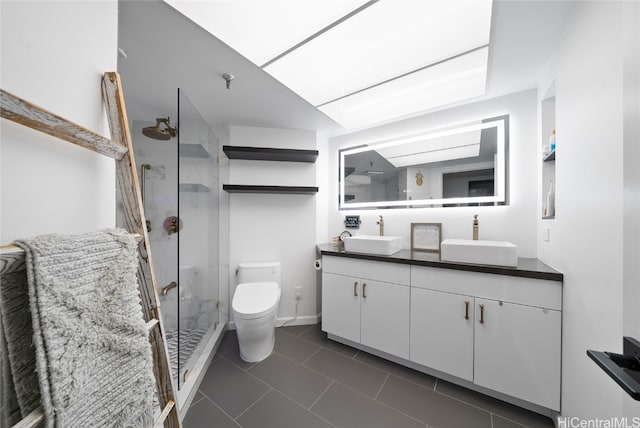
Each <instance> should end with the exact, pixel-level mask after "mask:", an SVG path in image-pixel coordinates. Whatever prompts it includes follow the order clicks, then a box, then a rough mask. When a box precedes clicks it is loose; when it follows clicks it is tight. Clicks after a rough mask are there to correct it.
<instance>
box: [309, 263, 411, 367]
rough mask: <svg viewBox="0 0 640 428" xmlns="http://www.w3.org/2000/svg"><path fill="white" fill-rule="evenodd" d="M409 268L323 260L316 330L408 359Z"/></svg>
mask: <svg viewBox="0 0 640 428" xmlns="http://www.w3.org/2000/svg"><path fill="white" fill-rule="evenodd" d="M409 278H410V267H409V266H406V265H397V264H386V263H378V262H372V261H366V260H352V259H347V258H341V257H328V256H325V257H323V269H322V308H323V310H322V329H323V330H324V331H326V332H327V333H330V334H333V335H336V336H339V337H341V338H344V339H347V340H350V341H352V342H355V343H360V344H362V345H365V346H368V347H371V348H374V349H378V350H380V351H383V352H386V353H388V354H391V355H395V356H398V357H401V358H404V359H408V358H409V300H410V288H409Z"/></svg>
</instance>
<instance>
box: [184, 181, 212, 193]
mask: <svg viewBox="0 0 640 428" xmlns="http://www.w3.org/2000/svg"><path fill="white" fill-rule="evenodd" d="M178 191H180V192H197V193H204V192H208V191H209V188H208V187H207V186H205V185H204V184H200V183H179V184H178Z"/></svg>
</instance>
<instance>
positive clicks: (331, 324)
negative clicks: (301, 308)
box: [322, 273, 362, 343]
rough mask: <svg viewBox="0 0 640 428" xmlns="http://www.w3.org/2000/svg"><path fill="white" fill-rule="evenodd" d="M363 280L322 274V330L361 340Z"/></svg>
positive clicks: (357, 340)
mask: <svg viewBox="0 0 640 428" xmlns="http://www.w3.org/2000/svg"><path fill="white" fill-rule="evenodd" d="M361 293H362V281H361V280H360V279H358V278H352V277H349V276H343V275H335V274H332V273H323V274H322V330H324V331H326V332H327V333H331V334H335V335H336V336H340V337H344V338H345V339H349V340H352V341H354V342H358V343H359V342H360V294H361Z"/></svg>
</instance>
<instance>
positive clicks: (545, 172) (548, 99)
mask: <svg viewBox="0 0 640 428" xmlns="http://www.w3.org/2000/svg"><path fill="white" fill-rule="evenodd" d="M555 92H556V91H555V84H552V85H551V87H550V88H549V91H548V92H547V94H546V96H545V98H544V99H542V102H541V105H540V107H541V108H540V110H541V125H542V128H541V131H542V132H541V136H542V141H541V142H540V148H541V152H542V153H545V152H547V151H549V150H550V149H551V141H550V138H549V137H550V135H551V134H552V132H553V133H555V129H556V95H555ZM560 143H561V144H562V141H560ZM541 172H542V174H541V177H540V178H541V182H540V200H541V205H540V206H541V207H542V216H541V217H542V220H553V219H555V218H556V214H557V207H558V203H557V202H558V201H557V200H556V197H555V196H556V195H557V193H556V149H553V150H551V151H550V152H548V153H547V154H546V155H543V156H542V171H541ZM549 187H551V189H552V191H553V203H552V206H553V208H552V209H551V210H550V211H551V212H549V213H547V194H548V193H549Z"/></svg>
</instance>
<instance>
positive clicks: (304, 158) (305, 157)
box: [222, 146, 318, 163]
mask: <svg viewBox="0 0 640 428" xmlns="http://www.w3.org/2000/svg"><path fill="white" fill-rule="evenodd" d="M222 150H223V151H224V153H225V154H226V155H227V157H228V158H229V159H245V160H266V161H282V162H307V163H314V162H315V161H316V159H317V158H318V151H317V150H301V149H275V148H271V147H247V146H222Z"/></svg>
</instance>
